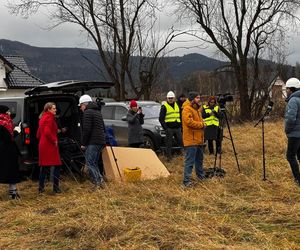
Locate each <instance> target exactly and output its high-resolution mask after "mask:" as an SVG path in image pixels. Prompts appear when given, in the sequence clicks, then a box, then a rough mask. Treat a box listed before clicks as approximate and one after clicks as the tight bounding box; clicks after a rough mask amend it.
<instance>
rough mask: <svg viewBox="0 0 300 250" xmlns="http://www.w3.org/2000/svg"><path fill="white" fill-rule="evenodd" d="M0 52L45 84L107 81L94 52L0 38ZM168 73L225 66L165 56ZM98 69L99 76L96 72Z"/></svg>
mask: <svg viewBox="0 0 300 250" xmlns="http://www.w3.org/2000/svg"><path fill="white" fill-rule="evenodd" d="M0 53H1V54H3V55H22V56H23V57H24V59H25V61H26V62H27V64H28V66H29V68H30V70H31V72H32V74H34V75H36V76H37V77H39V78H40V79H42V80H44V81H45V82H52V81H59V80H67V79H78V80H94V79H101V80H106V79H109V78H108V77H107V76H105V73H104V72H105V70H104V67H103V65H102V64H101V63H100V60H99V55H98V52H97V51H96V50H92V49H82V48H40V47H33V46H30V45H27V44H24V43H20V42H16V41H9V40H5V39H0ZM165 62H166V64H167V68H168V72H169V74H170V76H171V77H172V78H173V79H175V80H182V79H183V78H184V77H186V76H188V75H189V74H190V73H192V72H194V71H200V70H204V71H210V70H214V69H216V68H218V67H220V66H221V65H224V64H225V63H224V62H222V61H218V60H215V59H212V58H209V57H206V56H203V55H200V54H188V55H185V56H182V57H180V56H176V57H166V58H165ZM99 69H102V71H103V73H99Z"/></svg>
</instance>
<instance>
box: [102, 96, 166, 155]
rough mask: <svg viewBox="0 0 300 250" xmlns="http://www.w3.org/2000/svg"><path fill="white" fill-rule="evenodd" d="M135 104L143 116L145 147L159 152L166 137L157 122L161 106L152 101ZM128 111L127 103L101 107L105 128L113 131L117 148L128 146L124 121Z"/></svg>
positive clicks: (126, 124) (126, 125) (126, 123)
mask: <svg viewBox="0 0 300 250" xmlns="http://www.w3.org/2000/svg"><path fill="white" fill-rule="evenodd" d="M137 103H138V106H139V107H142V109H143V113H144V114H145V117H144V124H143V125H142V127H143V130H144V144H145V147H147V148H152V149H153V150H159V149H161V147H162V146H163V144H164V138H165V136H166V135H165V131H164V130H163V128H162V126H161V125H160V122H159V120H158V118H159V112H160V107H161V105H160V104H159V103H158V102H154V101H137ZM128 110H129V102H107V103H105V105H104V106H102V115H103V119H104V123H105V126H106V127H111V128H112V129H113V132H114V136H115V139H116V141H117V144H118V146H128V122H127V121H126V115H127V112H128Z"/></svg>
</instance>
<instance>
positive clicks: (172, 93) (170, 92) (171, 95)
mask: <svg viewBox="0 0 300 250" xmlns="http://www.w3.org/2000/svg"><path fill="white" fill-rule="evenodd" d="M174 97H175V94H174V92H173V91H169V92H168V94H167V98H174Z"/></svg>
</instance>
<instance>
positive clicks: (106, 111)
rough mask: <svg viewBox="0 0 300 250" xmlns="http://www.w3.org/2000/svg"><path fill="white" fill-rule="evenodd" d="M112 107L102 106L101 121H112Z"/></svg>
mask: <svg viewBox="0 0 300 250" xmlns="http://www.w3.org/2000/svg"><path fill="white" fill-rule="evenodd" d="M113 109H114V107H113V106H102V108H101V113H102V116H103V119H110V120H112V119H113Z"/></svg>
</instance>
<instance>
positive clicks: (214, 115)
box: [202, 96, 221, 155]
mask: <svg viewBox="0 0 300 250" xmlns="http://www.w3.org/2000/svg"><path fill="white" fill-rule="evenodd" d="M202 118H203V120H204V122H205V124H206V128H205V130H204V139H205V140H207V142H208V150H209V154H210V155H211V154H214V145H213V141H216V151H217V153H218V154H220V146H221V145H220V144H221V142H220V139H219V138H218V133H219V129H220V127H219V123H220V122H219V119H220V107H219V105H217V98H216V97H215V96H210V97H209V99H208V103H207V105H203V109H202Z"/></svg>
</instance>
